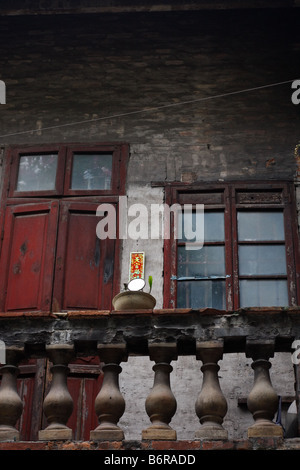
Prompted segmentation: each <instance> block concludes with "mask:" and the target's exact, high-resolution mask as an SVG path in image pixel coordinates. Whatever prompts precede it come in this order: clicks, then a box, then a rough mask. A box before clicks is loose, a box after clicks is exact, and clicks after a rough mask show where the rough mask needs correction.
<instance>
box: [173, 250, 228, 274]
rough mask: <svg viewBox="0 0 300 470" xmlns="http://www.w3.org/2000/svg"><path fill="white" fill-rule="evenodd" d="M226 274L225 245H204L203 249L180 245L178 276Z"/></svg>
mask: <svg viewBox="0 0 300 470" xmlns="http://www.w3.org/2000/svg"><path fill="white" fill-rule="evenodd" d="M218 275H219V276H225V255H224V246H204V247H203V248H201V250H186V249H185V247H184V246H179V247H178V269H177V276H178V277H185V276H200V277H202V276H218Z"/></svg>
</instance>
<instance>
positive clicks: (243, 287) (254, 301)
mask: <svg viewBox="0 0 300 470" xmlns="http://www.w3.org/2000/svg"><path fill="white" fill-rule="evenodd" d="M288 304H289V300H288V290H287V281H285V280H278V281H277V280H259V281H257V280H241V281H240V306H241V307H284V306H286V305H288Z"/></svg>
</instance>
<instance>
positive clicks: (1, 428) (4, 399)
mask: <svg viewBox="0 0 300 470" xmlns="http://www.w3.org/2000/svg"><path fill="white" fill-rule="evenodd" d="M23 352H24V350H23V348H14V347H12V348H9V347H8V348H6V364H4V365H3V366H2V367H1V369H0V371H1V374H2V380H1V387H0V441H18V440H19V439H20V432H19V431H18V430H17V429H16V427H15V426H16V423H17V421H18V419H19V418H20V416H21V414H22V411H23V402H22V400H21V398H20V396H19V394H18V392H17V376H18V374H19V369H18V367H17V364H18V363H19V360H20V359H21V357H22V356H23Z"/></svg>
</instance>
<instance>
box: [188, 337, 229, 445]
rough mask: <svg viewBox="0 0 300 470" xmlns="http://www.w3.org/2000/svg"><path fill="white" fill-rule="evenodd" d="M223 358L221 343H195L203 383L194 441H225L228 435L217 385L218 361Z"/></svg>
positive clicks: (220, 391) (197, 406)
mask: <svg viewBox="0 0 300 470" xmlns="http://www.w3.org/2000/svg"><path fill="white" fill-rule="evenodd" d="M222 356H223V342H222V341H205V342H198V343H197V356H196V357H197V359H200V360H201V361H202V362H203V365H202V367H201V371H202V372H203V383H202V389H201V392H200V393H199V395H198V398H197V401H196V404H195V410H196V414H197V416H198V418H199V420H200V423H201V424H202V427H201V428H200V429H199V430H197V431H196V433H195V437H196V439H197V438H198V439H227V438H228V433H227V431H226V430H225V429H224V428H223V426H222V423H223V418H224V416H225V415H226V413H227V402H226V399H225V397H224V395H223V393H222V390H221V388H220V384H219V378H218V371H219V369H220V367H219V365H218V361H219V360H220V359H222Z"/></svg>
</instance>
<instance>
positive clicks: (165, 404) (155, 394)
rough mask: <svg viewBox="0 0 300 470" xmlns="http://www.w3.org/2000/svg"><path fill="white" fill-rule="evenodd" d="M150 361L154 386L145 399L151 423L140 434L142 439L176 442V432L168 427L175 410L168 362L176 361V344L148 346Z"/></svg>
mask: <svg viewBox="0 0 300 470" xmlns="http://www.w3.org/2000/svg"><path fill="white" fill-rule="evenodd" d="M149 354H150V359H151V360H153V361H155V365H154V366H153V370H154V373H155V375H154V384H153V388H152V390H151V392H150V394H149V395H148V397H147V399H146V411H147V414H148V416H149V418H150V421H151V423H152V425H151V426H149V427H148V428H147V429H145V430H144V431H143V432H142V439H148V440H176V437H177V436H176V431H175V430H174V429H172V428H171V426H169V423H170V421H171V419H172V417H173V416H174V414H175V412H176V408H177V403H176V399H175V397H174V395H173V393H172V390H171V387H170V373H171V372H172V370H173V368H172V366H171V365H170V362H171V361H172V360H173V359H177V345H176V343H154V344H149Z"/></svg>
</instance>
